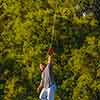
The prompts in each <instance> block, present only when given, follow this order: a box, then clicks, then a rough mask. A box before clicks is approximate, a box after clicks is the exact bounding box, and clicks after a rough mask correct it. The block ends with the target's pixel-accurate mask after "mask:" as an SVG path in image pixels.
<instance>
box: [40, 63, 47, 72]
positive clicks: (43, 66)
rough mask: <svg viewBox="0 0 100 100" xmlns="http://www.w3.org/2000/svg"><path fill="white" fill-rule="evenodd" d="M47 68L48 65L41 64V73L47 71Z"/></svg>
mask: <svg viewBox="0 0 100 100" xmlns="http://www.w3.org/2000/svg"><path fill="white" fill-rule="evenodd" d="M45 67H46V64H44V63H41V64H40V71H41V72H43V71H44V69H45Z"/></svg>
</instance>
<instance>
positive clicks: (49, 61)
mask: <svg viewBox="0 0 100 100" xmlns="http://www.w3.org/2000/svg"><path fill="white" fill-rule="evenodd" d="M48 64H52V59H51V56H50V55H49V56H48Z"/></svg>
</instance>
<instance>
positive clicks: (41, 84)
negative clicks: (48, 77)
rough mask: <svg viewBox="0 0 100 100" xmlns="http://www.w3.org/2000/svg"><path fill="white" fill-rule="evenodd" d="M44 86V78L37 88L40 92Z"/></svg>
mask: <svg viewBox="0 0 100 100" xmlns="http://www.w3.org/2000/svg"><path fill="white" fill-rule="evenodd" d="M42 88H43V80H41V82H40V85H39V86H38V88H37V92H38V93H39V92H40V91H41V90H42Z"/></svg>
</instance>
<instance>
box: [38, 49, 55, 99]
mask: <svg viewBox="0 0 100 100" xmlns="http://www.w3.org/2000/svg"><path fill="white" fill-rule="evenodd" d="M52 54H53V49H52V48H49V50H48V64H47V65H46V64H44V63H41V64H40V71H41V76H42V80H41V82H40V85H39V86H38V88H37V92H38V93H39V92H41V93H40V96H39V98H40V100H54V94H55V89H56V85H55V82H54V76H53V71H52V69H53V64H52Z"/></svg>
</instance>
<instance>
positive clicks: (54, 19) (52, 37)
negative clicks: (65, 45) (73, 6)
mask: <svg viewBox="0 0 100 100" xmlns="http://www.w3.org/2000/svg"><path fill="white" fill-rule="evenodd" d="M56 8H57V3H56V7H55V9H54V10H56ZM55 22H56V11H55V13H54V16H53V26H52V36H51V44H52V43H53V42H54V39H55V41H56V33H55Z"/></svg>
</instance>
